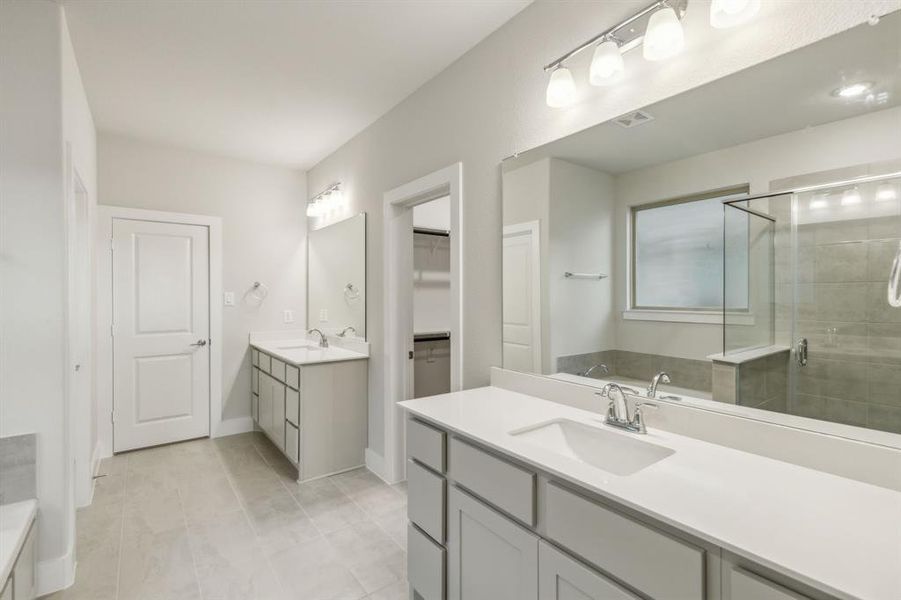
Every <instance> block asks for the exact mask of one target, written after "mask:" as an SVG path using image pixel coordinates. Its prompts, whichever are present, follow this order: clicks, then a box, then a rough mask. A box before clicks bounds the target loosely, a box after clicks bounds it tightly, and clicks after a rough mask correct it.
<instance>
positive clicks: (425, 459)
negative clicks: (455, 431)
mask: <svg viewBox="0 0 901 600" xmlns="http://www.w3.org/2000/svg"><path fill="white" fill-rule="evenodd" d="M446 438H447V434H446V433H444V432H443V431H441V430H440V429H435V428H434V427H432V426H430V425H426V424H425V423H422V422H420V421H416V420H414V419H408V420H407V455H408V456H410V457H411V458H415V459H416V460H418V461H419V462H420V463H422V464H424V465H426V466H427V467H431V468H432V469H435V470H436V471H438V472H439V473H444V471H445V470H446V468H447V460H446V458H445V454H444V452H445V450H444V448H445V440H446Z"/></svg>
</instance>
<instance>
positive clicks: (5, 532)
mask: <svg viewBox="0 0 901 600" xmlns="http://www.w3.org/2000/svg"><path fill="white" fill-rule="evenodd" d="M37 510H38V503H37V501H36V500H23V501H22V502H13V503H11V504H3V505H0V588H2V587H3V584H4V583H5V582H6V579H7V578H8V577H9V574H10V572H11V571H12V569H13V565H14V564H15V562H16V557H17V556H19V551H20V550H21V549H22V544H24V543H25V537H26V535H27V534H28V528H29V527H31V523H32V522H33V521H34V517H35V515H36V514H37Z"/></svg>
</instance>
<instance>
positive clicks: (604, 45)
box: [588, 38, 626, 85]
mask: <svg viewBox="0 0 901 600" xmlns="http://www.w3.org/2000/svg"><path fill="white" fill-rule="evenodd" d="M625 69H626V65H625V63H624V62H623V55H622V54H621V53H620V51H619V44H617V43H616V40H615V39H611V38H608V39H606V40H604V41H603V42H601V43H600V44H598V45H597V48H595V49H594V56H592V58H591V67H589V69H588V82H589V83H590V84H591V85H611V84H613V83H616V82H617V81H618V80H619V79H620V77H621V76H622V74H623V71H625Z"/></svg>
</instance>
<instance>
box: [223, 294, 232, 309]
mask: <svg viewBox="0 0 901 600" xmlns="http://www.w3.org/2000/svg"><path fill="white" fill-rule="evenodd" d="M223 296H224V297H225V305H226V306H234V305H235V293H234V292H225V293H224V294H223Z"/></svg>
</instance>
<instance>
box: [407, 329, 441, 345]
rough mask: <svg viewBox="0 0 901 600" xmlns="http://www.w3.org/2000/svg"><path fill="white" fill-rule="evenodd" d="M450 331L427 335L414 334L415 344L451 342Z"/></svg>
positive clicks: (426, 333) (433, 332) (431, 332)
mask: <svg viewBox="0 0 901 600" xmlns="http://www.w3.org/2000/svg"><path fill="white" fill-rule="evenodd" d="M449 339H450V331H429V332H425V333H414V334H413V342H414V343H415V342H437V341H440V340H449Z"/></svg>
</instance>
